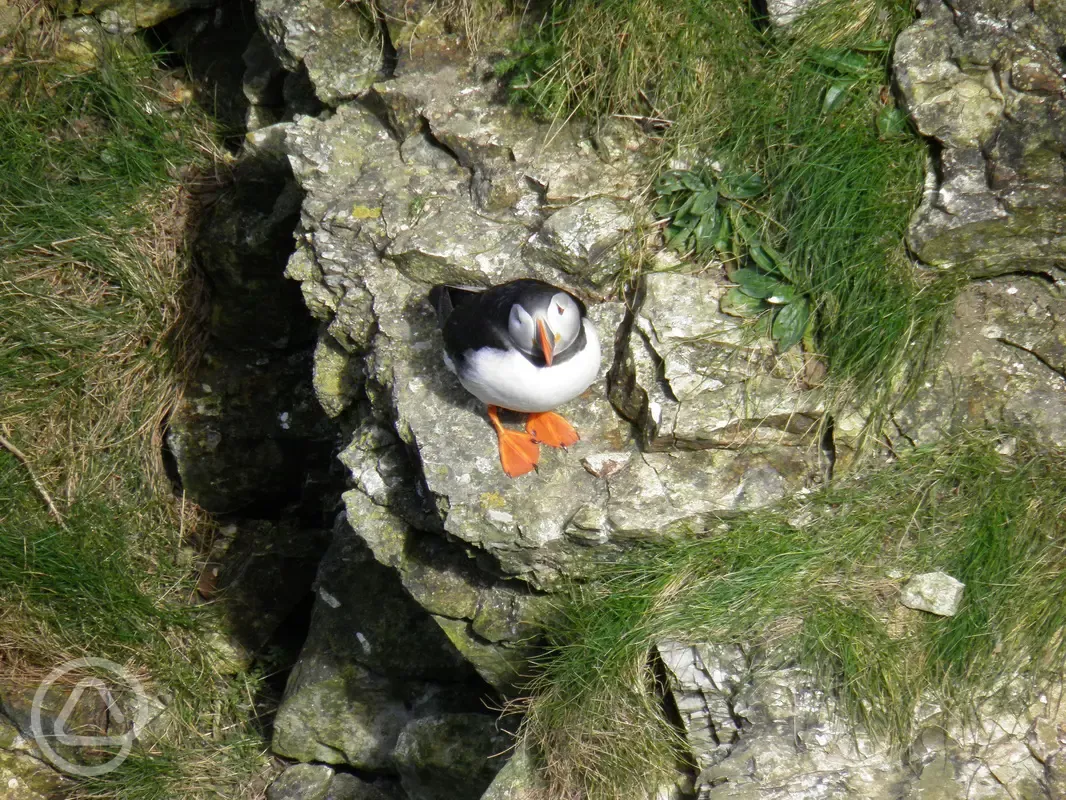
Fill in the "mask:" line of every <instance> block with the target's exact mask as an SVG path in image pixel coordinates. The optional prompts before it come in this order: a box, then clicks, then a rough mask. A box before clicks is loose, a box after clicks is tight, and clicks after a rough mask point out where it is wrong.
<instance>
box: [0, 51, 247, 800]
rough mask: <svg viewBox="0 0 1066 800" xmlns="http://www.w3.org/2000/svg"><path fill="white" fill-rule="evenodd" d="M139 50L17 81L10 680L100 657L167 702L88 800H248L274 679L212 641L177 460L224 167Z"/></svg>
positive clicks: (2, 517)
mask: <svg viewBox="0 0 1066 800" xmlns="http://www.w3.org/2000/svg"><path fill="white" fill-rule="evenodd" d="M127 45H128V46H127ZM127 45H124V46H123V47H122V49H121V50H115V51H114V52H111V53H108V54H106V57H105V58H104V59H103V60H101V62H100V63H98V64H96V65H95V66H93V67H91V68H86V69H85V70H84V71H80V72H78V71H75V72H71V71H69V70H70V67H69V66H63V65H59V64H57V63H56V62H54V61H52V60H50V59H49V58H48V57H47V55H46V54H44V55H42V54H41V53H40V52H35V53H33V54H23V55H22V56H20V57H15V58H13V59H12V60H11V61H9V62H7V63H5V64H4V65H3V67H2V70H3V73H2V74H0V86H2V87H3V91H4V92H5V93H6V96H5V98H4V102H3V103H0V386H2V387H3V390H2V391H0V437H2V439H0V685H4V686H6V687H10V686H14V687H16V688H18V687H22V688H26V687H30V688H31V689H32V687H34V686H35V685H36V683H37V681H39V680H40V679H41V678H42V677H43V676H44V675H45V674H47V673H48V672H49V671H50V670H51V669H53V668H54V667H56V666H58V665H59V664H62V663H64V662H66V661H68V660H71V659H74V658H78V657H83V656H93V657H103V658H108V659H110V660H112V661H115V662H117V663H119V664H122V665H124V667H125V668H126V669H128V670H129V671H130V672H131V673H133V674H136V675H138V676H139V677H140V678H141V679H142V681H143V682H144V683H145V685H146V686H147V687H148V689H149V691H150V693H151V694H153V695H154V696H158V697H163V698H166V709H165V710H164V711H163V713H162V715H161V716H160V717H159V719H158V720H157V721H155V722H153V723H152V726H151V728H152V730H153V731H154V734H153V738H151V739H149V740H146V741H143V742H141V743H139V744H138V748H139V749H136V750H135V751H134V753H133V754H131V757H130V759H129V760H127V762H126V763H125V764H123V766H122V767H121V768H120V769H119V770H116V771H115V772H113V773H111V774H109V775H107V776H101V777H98V778H92V779H85V780H84V781H78V782H76V783H75V786H74V788H73V790H72V792H73V795H72V796H79V797H93V798H130V799H131V800H132V799H133V798H170V797H190V798H197V797H218V796H225V797H242V796H252V795H254V794H255V793H256V791H258V789H255V788H254V787H253V781H252V778H253V777H254V776H255V775H256V774H257V773H259V772H260V771H262V770H263V769H264V766H265V765H266V763H267V761H266V756H265V751H266V749H267V746H266V743H265V742H264V741H263V739H262V737H261V735H260V733H259V731H258V726H257V724H256V720H255V714H256V709H255V696H256V694H257V693H258V692H259V689H260V686H261V684H262V680H263V679H262V677H261V676H260V675H258V674H256V673H254V672H245V673H241V672H237V673H234V672H233V667H232V665H231V664H228V663H226V658H225V656H224V654H220V653H219V652H217V651H216V650H215V649H214V648H213V647H212V645H211V644H210V643H208V642H205V641H203V639H202V638H201V637H202V636H203V634H204V633H205V632H208V631H217V630H219V629H220V628H222V627H223V623H222V621H221V619H220V618H219V617H220V614H221V612H220V611H219V610H217V609H214V608H212V607H206V608H195V607H192V606H190V605H188V604H187V601H188V598H189V597H190V596H191V595H192V592H193V589H194V587H195V582H196V577H197V576H196V571H195V569H194V566H193V563H192V562H193V558H194V557H193V556H191V555H190V552H191V550H190V547H189V544H188V542H189V541H190V537H197V538H202V539H209V538H210V536H211V521H210V520H209V519H208V518H207V517H206V515H204V514H203V513H202V512H199V511H198V510H197V509H195V508H193V507H191V505H186V504H184V503H182V502H180V501H176V500H175V498H174V497H173V494H172V488H171V486H170V484H169V481H168V480H167V479H166V477H165V474H164V471H163V468H162V463H161V460H160V456H161V441H160V437H161V427H162V422H163V420H164V419H165V416H166V414H167V412H168V410H169V408H170V407H171V406H172V404H173V403H174V402H175V400H176V398H177V397H178V396H179V394H180V391H181V387H182V384H183V382H184V380H185V378H186V375H187V374H188V372H189V370H190V368H191V366H192V365H193V364H194V363H195V360H196V357H197V353H198V336H199V334H198V333H197V331H198V329H200V328H201V326H199V325H198V322H199V319H200V315H201V313H202V311H201V302H202V301H201V299H200V297H201V286H200V280H199V278H198V277H197V275H196V274H195V272H194V271H193V270H192V267H191V260H190V258H189V253H188V248H187V241H186V237H187V232H188V231H189V230H190V229H191V227H192V224H193V222H194V218H195V208H194V205H195V204H194V203H193V202H192V201H191V198H190V189H191V188H192V187H193V181H194V179H195V176H196V175H197V174H199V173H202V172H205V171H206V170H208V169H210V168H211V164H212V159H213V158H215V157H217V156H216V153H217V151H216V150H215V148H214V145H213V144H212V129H211V125H210V123H209V121H208V120H207V119H205V118H203V117H202V116H199V115H198V114H197V113H196V112H195V111H193V110H192V109H189V108H185V107H181V106H177V105H175V104H174V103H172V102H170V101H169V100H168V97H167V95H166V93H165V91H164V90H163V89H162V83H161V81H160V72H159V70H158V68H157V66H156V59H155V58H154V57H153V56H152V55H151V54H149V53H146V52H144V51H142V50H139V49H138V48H137V47H136V46H135V45H133V44H129V43H127Z"/></svg>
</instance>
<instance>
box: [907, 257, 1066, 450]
mask: <svg viewBox="0 0 1066 800" xmlns="http://www.w3.org/2000/svg"><path fill="white" fill-rule="evenodd" d="M894 421H895V425H896V427H897V429H898V432H899V433H900V434H901V438H903V439H904V440H906V441H910V442H915V443H927V442H933V441H936V440H938V439H940V438H942V437H944V436H947V435H951V434H952V433H953V432H955V431H957V430H959V429H961V428H963V427H970V428H972V427H976V426H981V425H985V426H989V427H1000V428H1002V427H1006V428H1011V427H1018V426H1022V427H1029V428H1032V429H1034V430H1036V431H1039V432H1040V435H1041V436H1042V437H1044V439H1045V440H1046V441H1047V442H1048V444H1051V445H1054V446H1056V447H1062V446H1064V445H1066V304H1064V303H1063V300H1062V287H1061V285H1054V284H1050V283H1049V282H1048V281H1046V280H1042V279H1039V278H1036V277H1024V276H1023V277H1017V278H1007V277H1002V278H995V279H993V280H987V281H978V282H975V283H973V284H971V285H970V286H969V287H968V288H967V289H966V291H964V292H963V294H962V296H961V297H960V298H959V301H958V305H957V306H956V311H955V318H954V319H953V320H952V323H951V329H950V331H949V332H948V337H947V343H946V346H945V349H944V351H943V355H942V356H941V358H940V361H939V364H938V366H937V368H936V369H935V370H934V373H933V374H932V375H931V376H930V377H929V379H928V380H927V381H926V383H925V386H924V388H923V389H922V390H921V391H920V392H919V393H918V394H917V395H916V397H915V398H914V400H913V401H912V402H910V403H909V404H908V405H907V406H905V407H904V408H903V409H901V410H900V411H899V412H898V413H897V414H896V416H895V418H894Z"/></svg>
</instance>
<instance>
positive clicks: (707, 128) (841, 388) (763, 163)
mask: <svg viewBox="0 0 1066 800" xmlns="http://www.w3.org/2000/svg"><path fill="white" fill-rule="evenodd" d="M913 18H914V8H913V3H912V2H911V0H826V2H821V3H817V4H815V5H814V6H813V7H812V8H811V9H810V10H809V11H808V12H806V13H805V14H804V15H803V16H802V17H800V19H799V20H797V21H796V22H795V23H794V24H793V25H792V26H791V27H790V28H789V29H788V31H787V32H781V31H777V30H774V29H772V28H770V27H768V25H767V24H766V21H765V20H761V19H758V18H757V17H754V16H753V14H752V11H751V6H750V4H748V3H746V2H741V0H722V2H716V3H706V2H700V0H664V2H651V0H577V2H572V3H556V4H554V5H553V6H552V8H551V10H550V12H549V15H548V17H547V18H546V19H545V21H544V22H543V24H542V25H541V26H540V28H539V29H538V30H537V31H536V32H535V34H534V35H532V36H531V37H529V38H527V39H526V40H524V41H523V42H520V43H519V44H518V45H517V46H516V55H515V56H513V57H512V58H510V59H508V60H505V61H504V62H502V63H501V64H500V71H501V72H502V73H504V74H506V75H507V76H508V77H509V81H510V87H511V91H512V97H513V98H514V99H516V100H517V101H519V102H523V103H525V104H527V105H529V106H530V107H531V108H532V109H533V110H534V111H535V112H536V113H537V114H539V115H540V116H542V117H545V118H548V119H556V120H559V119H564V118H568V117H569V116H571V115H574V114H579V115H585V116H588V117H592V118H603V117H606V116H611V115H619V116H624V117H631V118H636V119H638V120H639V121H640V122H641V123H642V124H643V125H644V127H645V129H646V130H649V131H650V132H652V133H653V135H655V136H657V137H658V138H659V139H660V141H661V143H662V150H661V153H662V163H663V164H665V163H666V162H668V161H670V160H671V159H674V160H676V159H681V160H682V161H683V162H684V163H687V164H688V165H691V166H698V167H702V168H704V169H707V170H714V171H717V172H719V173H721V172H722V171H725V172H746V171H752V172H755V173H757V174H759V175H761V176H762V178H763V179H764V180H765V182H766V184H767V186H768V187H769V192H768V195H767V199H766V201H765V202H761V203H759V204H758V205H753V206H752V207H751V210H752V211H755V212H757V213H758V214H759V215H760V216H761V219H762V222H761V226H760V228H761V229H760V230H759V231H758V232H757V234H758V236H759V238H761V239H762V240H764V241H766V242H768V243H770V244H772V245H774V246H775V247H776V248H777V249H779V250H781V251H783V252H784V253H785V254H786V255H787V257H788V259H789V261H790V262H791V264H792V266H793V271H794V272H795V283H796V289H797V291H798V292H799V293H801V294H804V295H810V296H811V297H812V298H813V299H814V302H815V314H816V330H817V346H818V348H819V351H820V353H821V354H823V355H824V356H825V357H826V359H827V361H828V365H829V370H830V379H831V388H832V389H833V390H834V394H835V397H836V398H837V403H838V404H844V403H848V402H851V403H867V404H871V405H873V406H880V407H884V406H885V405H887V404H888V403H889V401H890V400H891V399H892V398H894V397H896V396H898V395H899V394H903V395H905V394H906V393H907V391H908V390H910V389H913V387H914V386H915V381H916V378H917V376H918V375H920V374H921V371H922V369H923V368H924V366H925V364H926V363H927V361H928V358H929V356H930V354H931V353H932V351H933V349H934V348H935V344H936V341H937V335H938V331H939V329H940V328H941V324H942V322H943V319H944V316H945V314H946V312H947V311H949V310H950V307H951V304H952V300H953V298H954V296H955V292H956V289H957V287H956V285H955V283H954V281H953V280H952V279H949V278H945V277H943V276H925V277H922V276H920V275H918V274H917V273H916V271H915V269H914V264H913V263H912V261H911V259H910V257H909V256H908V254H907V252H906V250H905V247H904V245H903V235H904V232H905V229H906V226H907V223H908V220H909V218H910V216H911V214H912V212H913V211H914V209H915V208H916V207H917V204H918V201H919V200H920V193H921V188H922V179H923V168H924V162H925V157H926V148H925V145H924V143H923V142H921V141H920V140H919V139H918V138H917V137H916V136H914V135H911V134H910V133H909V132H908V131H907V130H906V126H905V121H904V120H903V119H902V116H901V114H900V112H899V111H898V109H895V107H894V103H893V101H892V98H891V92H890V91H889V86H888V83H889V76H888V61H889V56H890V52H891V46H892V43H893V41H894V39H895V37H896V35H897V34H898V33H899V31H900V30H902V28H903V27H904V26H906V25H907V24H909V23H910V22H911V21H912V20H913Z"/></svg>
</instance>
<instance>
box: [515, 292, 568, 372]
mask: <svg viewBox="0 0 1066 800" xmlns="http://www.w3.org/2000/svg"><path fill="white" fill-rule="evenodd" d="M507 330H508V332H509V333H510V334H511V340H512V341H513V342H514V343H515V346H516V347H517V348H518V349H519V350H521V351H522V352H523V353H526V354H528V355H535V354H543V355H544V360H545V361H546V362H547V363H548V365H549V366H551V363H552V358H553V357H554V356H555V354H557V353H563V352H565V351H566V350H567V348H569V347H570V346H571V345H573V343H574V342H576V341H577V337H578V335H579V334H580V333H581V309H579V308H578V305H577V303H576V302H575V301H574V298H572V297H571V296H570V295H568V294H567V293H566V292H559V293H557V294H555V295H553V296H552V298H551V302H549V304H548V306H547V308H544V309H538V310H536V311H535V312H534V313H533V314H530V313H529V312H528V311H527V310H526V309H525V308H524V307H523V306H522V305H521V304H520V303H515V304H514V305H513V306H511V315H510V317H509V318H508V320H507Z"/></svg>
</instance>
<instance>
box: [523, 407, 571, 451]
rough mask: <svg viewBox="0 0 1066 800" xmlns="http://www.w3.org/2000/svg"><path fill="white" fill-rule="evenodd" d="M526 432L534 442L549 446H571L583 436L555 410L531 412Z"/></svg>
mask: <svg viewBox="0 0 1066 800" xmlns="http://www.w3.org/2000/svg"><path fill="white" fill-rule="evenodd" d="M526 432H527V433H529V435H530V436H532V437H533V441H534V442H540V443H541V444H546V445H548V446H549V447H569V446H570V445H572V444H574V443H575V442H577V440H578V439H579V438H581V437H579V436H578V435H577V431H575V430H574V428H573V426H572V425H571V424H570V423H569V422H567V421H566V420H565V419H563V418H562V417H560V416H559V415H558V414H556V413H555V412H553V411H544V412H543V413H540V414H530V415H529V419H527V420H526Z"/></svg>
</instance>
